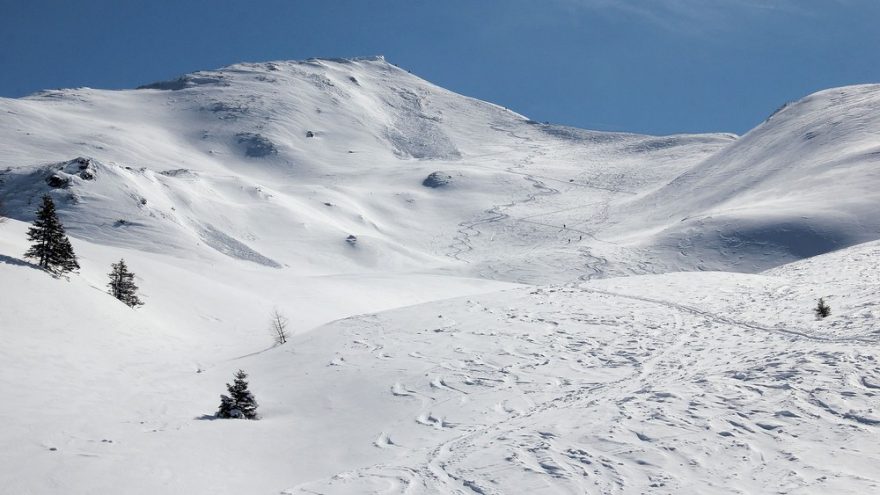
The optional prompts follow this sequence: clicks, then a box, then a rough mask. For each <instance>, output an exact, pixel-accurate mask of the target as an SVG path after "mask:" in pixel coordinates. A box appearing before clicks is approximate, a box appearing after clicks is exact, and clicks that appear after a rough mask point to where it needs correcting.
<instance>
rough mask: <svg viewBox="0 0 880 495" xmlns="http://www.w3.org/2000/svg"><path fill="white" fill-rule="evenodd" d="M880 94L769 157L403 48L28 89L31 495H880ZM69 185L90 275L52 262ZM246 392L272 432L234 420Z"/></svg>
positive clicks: (3, 104)
mask: <svg viewBox="0 0 880 495" xmlns="http://www.w3.org/2000/svg"><path fill="white" fill-rule="evenodd" d="M878 95H880V88H878V87H876V86H857V87H850V88H841V89H837V90H829V91H826V92H822V93H819V94H817V95H813V96H811V97H808V98H806V99H804V100H802V101H800V102H797V103H795V104H792V105H789V106H787V107H785V108H784V109H782V110H781V111H779V112H777V113H776V114H775V115H773V116H772V117H771V118H770V119H768V121H767V122H765V123H764V124H762V125H761V126H759V127H758V128H756V129H755V130H753V131H752V132H750V133H748V134H747V135H746V136H744V137H742V138H737V137H736V136H733V135H727V134H706V135H677V136H662V137H657V136H642V135H635V134H625V133H605V132H594V131H586V130H580V129H573V128H568V127H563V126H556V125H550V124H540V123H537V122H533V121H531V120H528V119H527V118H526V117H523V116H521V115H518V114H516V113H514V112H511V111H509V110H507V109H504V108H501V107H498V106H496V105H492V104H489V103H486V102H481V101H478V100H474V99H471V98H467V97H464V96H461V95H457V94H454V93H451V92H449V91H446V90H444V89H442V88H439V87H437V86H434V85H432V84H430V83H429V82H426V81H424V80H422V79H419V78H417V77H415V76H413V75H412V74H409V73H408V72H406V71H405V70H402V69H399V68H397V67H395V66H393V65H392V64H389V63H388V62H386V61H385V60H383V59H381V58H373V59H357V60H309V61H305V62H269V63H262V64H238V65H234V66H230V67H227V68H223V69H219V70H214V71H201V72H197V73H194V74H189V75H185V76H182V77H181V78H179V79H176V80H173V81H166V82H160V83H154V84H148V85H146V86H144V87H143V88H140V89H136V90H124V91H104V90H94V89H88V88H79V89H72V90H57V91H46V92H42V93H38V94H36V95H32V96H30V97H27V98H22V99H16V100H10V99H0V207H2V213H3V214H4V215H6V216H7V217H9V218H6V219H0V337H2V339H3V341H4V345H3V346H0V362H2V363H4V364H3V370H4V372H3V373H2V374H0V392H2V393H3V394H2V395H4V396H6V397H15V406H14V407H6V408H2V409H0V422H2V424H3V425H4V428H3V429H0V444H2V445H14V446H16V448H15V449H3V450H2V451H0V466H2V467H0V487H2V488H0V492H2V493H6V492H8V493H38V494H43V493H75V494H79V493H83V494H85V493H117V492H120V491H123V492H125V493H134V494H137V493H144V494H147V493H170V494H176V493H180V494H192V493H274V494H278V493H289V494H292V493H426V494H427V493H451V494H467V493H482V494H494V493H524V492H529V493H533V492H534V493H621V494H629V493H670V494H671V493H675V494H679V493H694V494H705V493H766V492H781V493H853V494H864V493H873V492H875V491H878V490H880V486H878V485H880V479H878V477H877V475H876V469H875V468H874V467H875V466H876V463H877V460H878V458H880V448H878V447H877V446H878V445H880V442H878V440H880V438H878V428H880V415H878V410H877V407H878V403H877V397H878V396H877V394H878V390H880V365H878V360H880V353H878V347H877V342H878V339H880V334H878V333H877V332H878V331H877V326H876V318H877V317H878V314H877V311H876V309H875V303H876V301H877V296H878V293H877V290H878V280H877V277H875V276H874V275H873V274H874V273H877V271H878V270H877V269H878V266H877V261H876V260H877V259H878V255H880V252H878V251H880V245H878V244H877V242H868V243H865V244H858V245H853V244H855V243H858V242H864V241H872V240H875V239H878V237H880V236H878V235H877V232H878V225H877V224H876V223H875V222H876V221H875V220H874V218H873V216H874V215H873V211H872V209H871V208H870V206H871V205H872V204H873V201H874V200H875V199H876V198H875V197H874V195H875V194H876V193H875V192H874V191H875V190H876V189H877V188H876V187H875V185H874V177H875V176H876V174H875V173H874V171H873V165H872V164H873V162H874V161H875V160H874V155H876V150H875V148H876V147H877V146H878V145H880V143H878V142H877V141H876V138H875V137H876V135H877V130H880V122H878V121H877V117H876V115H877V111H876V110H877V109H878V107H880V101H878V99H880V96H878ZM807 136H809V137H807ZM46 193H48V194H50V195H52V197H53V198H54V199H55V201H56V203H57V204H58V209H59V212H60V215H61V218H62V220H63V222H64V224H65V226H66V227H67V229H68V232H69V233H70V234H71V237H72V242H73V245H74V248H75V250H76V252H77V254H78V255H79V256H80V263H81V265H82V269H81V270H80V272H79V273H77V274H72V275H70V276H69V277H66V278H53V277H51V276H49V275H48V274H46V273H43V272H41V271H39V270H37V269H35V268H34V267H33V265H32V264H30V263H28V262H27V261H25V260H24V259H23V258H22V255H23V253H24V252H25V250H26V249H27V241H26V239H25V232H26V230H27V226H28V222H29V221H31V220H32V219H33V215H34V210H35V209H36V205H37V202H38V201H39V197H40V196H41V195H42V194H46ZM349 236H354V237H353V238H351V239H350V238H349ZM349 239H350V240H349ZM846 246H850V247H846ZM844 247H846V248H845V249H841V250H839V251H835V252H831V253H829V254H825V255H822V256H818V257H813V258H806V257H807V256H812V255H815V254H818V253H821V252H825V251H829V250H832V249H836V248H844ZM121 257H124V258H125V260H126V262H127V264H128V265H129V267H130V268H131V269H132V271H134V272H135V273H136V274H137V276H138V277H137V283H138V285H139V286H140V287H141V292H142V298H143V299H144V300H145V302H146V304H145V305H144V306H143V307H141V308H138V309H136V310H132V309H129V308H127V307H125V306H124V305H122V304H121V303H119V302H118V301H116V300H114V299H113V298H112V297H110V296H109V295H107V294H106V292H105V284H106V281H107V277H106V273H107V272H108V271H109V267H110V263H112V262H115V261H117V260H118V259H119V258H121ZM800 258H805V259H802V260H801V261H798V262H796V263H792V264H785V263H787V262H788V261H792V260H795V259H800ZM770 267H774V268H773V269H771V270H769V271H762V270H764V269H765V268H770ZM705 269H715V270H721V269H724V270H733V271H739V272H749V273H748V274H741V273H739V274H737V273H724V272H720V271H716V272H705V273H697V272H693V270H705ZM681 270H686V271H684V272H682V271H681ZM523 284H529V285H523ZM819 297H824V298H825V299H826V300H827V301H828V302H829V303H830V304H831V307H832V316H831V317H829V318H828V319H826V320H821V321H817V320H815V319H814V317H813V314H812V312H811V308H812V307H813V306H815V303H816V299H818V298H819ZM273 308H277V309H279V310H280V311H282V312H283V313H284V314H286V315H287V316H288V317H289V318H290V320H291V331H292V332H293V333H294V334H295V335H294V336H293V338H292V339H291V341H290V342H289V343H288V344H285V345H283V346H272V338H271V335H270V334H269V331H268V317H269V314H270V311H271V310H272V309H273ZM239 368H243V369H245V370H246V371H248V373H249V374H250V375H251V385H252V389H253V391H254V393H255V394H256V396H257V399H258V401H259V402H260V409H259V411H260V413H261V414H262V416H263V418H262V419H261V420H260V421H256V422H246V421H215V420H213V418H212V417H211V416H210V415H211V414H212V413H213V412H214V411H215V410H216V406H217V405H218V403H219V397H218V396H219V394H220V393H221V392H223V391H224V386H223V385H224V383H225V382H228V381H230V379H231V378H232V373H233V372H234V371H235V370H237V369H239Z"/></svg>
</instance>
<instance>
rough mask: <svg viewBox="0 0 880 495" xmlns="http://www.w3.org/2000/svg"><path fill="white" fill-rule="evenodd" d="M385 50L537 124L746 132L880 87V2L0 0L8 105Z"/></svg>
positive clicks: (1, 78) (0, 64) (2, 82)
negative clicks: (790, 111)
mask: <svg viewBox="0 0 880 495" xmlns="http://www.w3.org/2000/svg"><path fill="white" fill-rule="evenodd" d="M378 54H382V55H385V56H386V58H387V59H388V60H389V61H391V62H393V63H396V64H397V65H399V66H401V67H403V68H405V69H409V70H411V71H412V72H413V73H414V74H416V75H419V76H421V77H423V78H425V79H428V80H430V81H432V82H434V83H436V84H438V85H440V86H443V87H446V88H448V89H451V90H453V91H456V92H459V93H463V94H465V95H468V96H474V97H477V98H480V99H484V100H488V101H491V102H494V103H498V104H500V105H504V106H507V107H509V108H511V109H513V110H516V111H518V112H520V113H523V114H525V115H527V116H528V117H530V118H532V119H535V120H540V121H545V120H546V121H551V122H554V123H560V124H568V125H573V126H577V127H584V128H590V129H603V130H622V131H633V132H645V133H653V134H670V133H676V132H708V131H730V132H736V133H743V132H745V131H747V130H748V129H750V128H751V127H753V126H754V125H756V124H758V123H759V122H761V121H762V120H763V119H764V118H765V117H766V116H767V115H769V114H770V113H771V112H772V111H773V110H775V109H776V108H777V107H779V106H780V105H782V104H783V103H785V102H786V101H789V100H793V99H797V98H799V97H801V96H804V95H806V94H809V93H811V92H813V91H816V90H819V89H824V88H828V87H833V86H842V85H847V84H856V83H866V82H880V0H434V1H424V0H338V1H336V0H309V1H300V0H237V1H226V0H177V1H166V0H54V1H53V0H0V96H6V97H17V96H22V95H25V94H28V93H31V92H34V91H37V90H40V89H45V88H59V87H76V86H90V87H95V88H113V89H116V88H131V87H135V86H138V85H141V84H145V83H149V82H152V81H156V80H162V79H168V78H171V77H173V76H177V75H180V74H183V73H186V72H191V71H194V70H198V69H212V68H218V67H221V66H224V65H228V64H231V63H235V62H241V61H250V62H257V61H266V60H279V59H305V58H309V57H354V56H369V55H378Z"/></svg>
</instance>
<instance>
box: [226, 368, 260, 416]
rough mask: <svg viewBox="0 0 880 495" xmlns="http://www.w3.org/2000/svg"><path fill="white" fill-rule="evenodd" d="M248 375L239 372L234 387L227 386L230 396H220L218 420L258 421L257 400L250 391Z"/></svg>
mask: <svg viewBox="0 0 880 495" xmlns="http://www.w3.org/2000/svg"><path fill="white" fill-rule="evenodd" d="M246 378H247V373H245V372H244V371H242V370H238V372H237V373H236V374H235V381H234V382H233V384H232V385H230V384H228V383H227V384H226V390H227V391H229V395H221V396H220V408H219V409H218V410H217V417H218V418H238V419H258V418H257V399H256V398H254V394H252V393H251V391H250V390H248V382H247V381H246V380H245V379H246Z"/></svg>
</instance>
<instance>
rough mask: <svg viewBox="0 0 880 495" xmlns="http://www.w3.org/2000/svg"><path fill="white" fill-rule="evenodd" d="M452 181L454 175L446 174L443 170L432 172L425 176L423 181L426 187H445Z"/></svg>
mask: <svg viewBox="0 0 880 495" xmlns="http://www.w3.org/2000/svg"><path fill="white" fill-rule="evenodd" d="M450 181H452V176H451V175H447V174H444V173H443V172H439V171H438V172H431V174H430V175H428V176H427V177H425V180H423V181H422V185H423V186H425V187H433V188H438V187H443V186H446V185H449V182H450Z"/></svg>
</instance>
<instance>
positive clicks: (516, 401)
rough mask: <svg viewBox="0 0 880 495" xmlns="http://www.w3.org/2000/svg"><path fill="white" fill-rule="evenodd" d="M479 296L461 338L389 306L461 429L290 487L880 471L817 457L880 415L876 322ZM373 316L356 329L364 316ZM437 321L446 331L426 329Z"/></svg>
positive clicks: (431, 405)
mask: <svg viewBox="0 0 880 495" xmlns="http://www.w3.org/2000/svg"><path fill="white" fill-rule="evenodd" d="M762 302H763V301H762ZM493 303H494V304H493ZM767 303H768V304H772V303H771V302H769V301H767ZM498 304H500V305H501V306H498ZM584 305H586V307H588V308H589V312H586V313H585V312H584V308H585V306H584ZM548 306H549V307H548ZM514 307H515V308H518V309H512V308H514ZM520 308H521V309H520ZM551 308H552V311H551ZM440 310H441V309H440V308H438V309H437V311H440ZM468 310H469V311H471V312H474V311H476V312H478V313H479V315H480V316H479V318H474V317H473V315H472V318H471V320H470V321H468V323H463V324H459V325H455V326H452V327H446V328H445V329H443V330H442V332H443V333H444V334H447V333H448V334H450V338H452V339H454V340H453V345H452V346H450V348H449V349H448V350H447V352H445V353H444V352H443V350H441V349H438V348H437V345H436V344H430V345H426V344H427V342H425V343H424V344H423V343H421V342H419V340H418V339H415V338H413V335H412V334H411V333H404V334H401V335H394V334H389V333H387V329H388V328H393V327H395V326H396V325H394V322H397V321H400V322H403V321H406V322H407V323H406V325H407V326H410V327H411V326H413V321H412V320H411V319H410V318H412V314H409V313H407V312H406V311H405V310H404V311H397V312H392V313H389V314H383V315H381V316H380V317H381V318H382V319H383V320H384V321H385V323H384V324H383V325H382V326H383V327H384V328H385V329H386V333H385V334H384V338H385V339H393V340H394V341H396V342H398V343H399V342H400V341H401V340H403V339H407V338H408V339H409V340H408V341H407V348H410V349H411V348H413V347H415V348H416V349H417V352H418V355H419V356H420V359H422V360H424V361H429V362H430V363H433V364H434V367H433V368H430V369H429V370H428V372H426V375H428V376H433V377H434V378H433V379H431V380H430V382H429V384H428V385H427V387H426V386H425V385H423V386H422V387H421V390H422V393H424V394H426V395H430V397H431V400H427V401H423V402H422V412H421V413H420V415H419V416H418V418H417V419H416V422H417V423H418V424H421V425H425V426H428V427H430V428H432V429H434V430H438V431H445V430H452V431H455V432H459V433H457V434H455V435H454V436H452V437H451V438H447V439H446V440H443V441H441V442H439V443H438V444H437V445H436V446H434V447H432V448H430V449H426V450H423V451H422V452H423V453H422V454H420V455H418V456H415V455H411V456H408V457H418V458H420V460H419V461H418V462H408V461H405V460H404V461H402V463H401V464H394V465H387V464H378V465H374V466H371V467H368V468H363V469H359V470H357V471H354V472H349V473H345V474H343V475H340V476H337V477H336V478H334V479H333V480H330V481H328V482H313V483H308V484H305V485H302V486H299V487H296V488H295V489H292V490H291V491H290V493H346V492H347V491H348V492H351V491H361V490H362V489H366V487H368V486H374V484H375V483H377V480H378V479H391V478H394V479H397V480H398V481H399V482H398V483H397V484H396V485H395V486H396V488H395V489H388V490H387V491H385V493H454V494H470V493H481V494H497V493H517V492H519V493H521V492H522V491H523V490H527V491H530V492H532V491H538V492H546V493H569V492H571V493H593V492H594V491H595V492H596V493H639V492H643V491H646V490H647V491H649V492H650V493H707V492H711V491H718V490H722V491H724V490H731V489H732V490H742V491H744V492H752V491H754V490H761V489H762V488H761V487H766V486H780V485H778V482H777V480H782V481H784V482H785V483H789V484H791V486H792V487H794V486H810V485H816V486H820V485H824V484H830V486H841V485H838V483H841V482H845V483H847V485H845V486H850V485H849V484H853V485H852V486H860V487H862V488H861V489H863V490H869V489H870V487H876V485H877V483H878V481H880V480H878V479H876V478H872V477H870V476H866V475H867V472H865V471H862V474H861V475H856V474H855V473H853V474H846V473H843V472H840V471H838V470H836V469H835V468H834V467H833V466H829V465H827V464H826V463H825V462H824V461H823V460H822V457H823V456H822V455H821V454H819V455H817V452H818V451H819V450H821V448H822V445H823V442H825V441H826V440H827V438H828V437H834V436H837V435H841V434H844V435H848V434H849V433H847V432H851V433H856V432H859V431H864V432H865V433H867V431H871V430H872V429H873V428H874V427H875V426H876V425H877V424H878V416H876V415H874V413H870V414H865V413H859V412H855V411H868V410H871V404H872V403H873V402H874V401H875V400H876V392H875V391H873V390H872V388H873V387H871V386H865V382H864V379H863V378H858V379H857V378H855V377H864V376H866V374H867V375H871V374H874V373H877V372H878V371H880V369H878V367H877V362H876V361H875V358H874V357H873V356H872V355H871V354H861V353H860V352H859V349H860V348H861V347H862V346H864V345H866V344H876V343H877V342H878V340H880V339H878V338H877V336H876V335H875V336H873V337H871V336H865V335H863V336H853V337H850V338H826V337H823V336H821V335H814V334H812V333H810V332H808V331H798V330H791V329H779V328H775V327H765V326H759V325H755V324H752V323H748V322H743V321H738V320H736V319H734V318H731V317H729V316H726V315H724V314H719V313H716V312H713V311H708V310H700V309H697V308H695V307H693V306H691V305H689V304H678V303H672V302H669V301H664V300H661V299H658V298H649V297H643V296H637V295H632V294H618V293H613V292H609V291H604V290H600V289H594V288H590V287H589V286H581V287H575V286H569V287H563V288H555V289H554V288H550V289H536V290H533V291H531V293H530V294H528V295H527V296H525V295H522V292H521V291H520V294H519V295H517V296H515V297H513V298H507V299H500V298H498V299H495V300H494V301H491V302H488V303H487V302H484V301H480V302H475V301H473V300H470V301H468ZM443 311H444V312H445V309H444V310H443ZM413 312H415V311H412V312H411V313H413ZM422 312H425V311H424V310H422ZM428 313H430V312H428ZM445 317H446V316H444V318H445ZM427 318H430V316H428V317H425V318H424V319H419V320H417V321H419V322H420V323H422V324H424V321H425V319H427ZM474 320H477V321H474ZM357 323H362V322H356V321H349V322H347V325H346V327H349V326H357V327H358V328H359V329H358V330H357V331H358V333H360V332H363V331H365V327H364V326H362V325H360V326H359V325H357ZM483 328H487V329H488V328H493V329H497V330H493V331H491V332H489V331H487V330H478V329H483ZM425 332H431V333H436V329H432V330H425V331H422V332H417V333H416V334H417V335H418V334H422V333H425ZM816 345H821V346H822V348H823V349H824V350H823V351H821V352H816V351H815V350H814V349H815V346H816ZM350 360H352V359H350ZM437 368H440V370H442V371H443V372H444V373H443V374H442V375H441V374H439V373H438V370H437ZM441 376H442V378H440V377H441ZM860 380H861V381H860ZM452 384H455V385H452ZM853 386H855V387H857V388H856V390H852V391H851V392H847V391H845V390H847V389H850V388H852V387H853ZM418 388H419V387H415V388H414V389H413V390H416V389H418ZM834 390H838V391H840V392H832V391H834ZM395 395H397V394H395ZM832 401H833V402H835V405H831V403H830V402H832ZM843 404H847V405H845V406H844V405H843ZM444 405H447V406H446V407H444ZM441 411H442V412H441ZM440 418H442V419H440ZM577 419H580V420H582V421H576V420H577ZM818 425H822V426H821V427H817V426H818ZM866 429H868V430H866ZM866 447H867V445H866V444H864V443H863V442H859V444H858V445H857V446H854V447H853V450H854V452H852V453H850V454H847V453H845V452H844V453H842V454H841V455H843V456H844V457H846V456H853V455H859V454H858V450H859V449H860V448H866ZM868 448H871V447H868ZM871 449H872V450H875V449H873V448H871ZM414 450H415V451H417V452H418V451H419V450H420V449H414ZM802 456H803V457H802ZM746 474H748V476H746ZM856 492H857V490H856Z"/></svg>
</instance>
